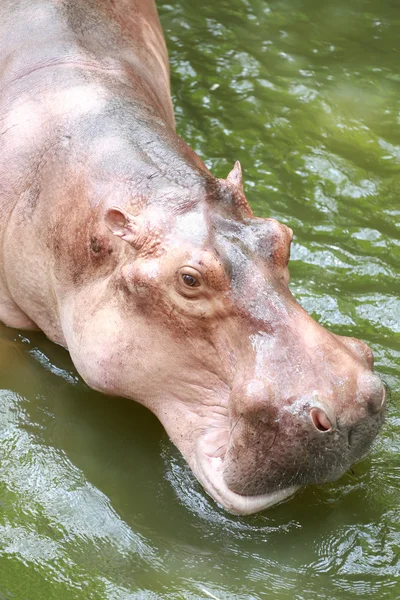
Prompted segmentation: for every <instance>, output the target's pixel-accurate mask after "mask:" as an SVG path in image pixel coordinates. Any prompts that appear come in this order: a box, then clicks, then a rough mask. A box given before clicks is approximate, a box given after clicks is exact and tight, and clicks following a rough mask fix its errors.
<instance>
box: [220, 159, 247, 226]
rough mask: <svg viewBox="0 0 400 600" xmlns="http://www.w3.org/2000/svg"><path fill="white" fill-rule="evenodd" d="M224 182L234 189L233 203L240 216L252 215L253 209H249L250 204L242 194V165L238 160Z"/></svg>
mask: <svg viewBox="0 0 400 600" xmlns="http://www.w3.org/2000/svg"><path fill="white" fill-rule="evenodd" d="M225 184H227V185H228V187H229V188H230V189H231V190H233V191H234V196H233V204H234V206H235V208H236V210H237V211H238V212H239V213H240V214H241V216H242V217H243V218H249V217H250V218H251V217H254V214H253V211H252V210H251V208H250V205H249V203H248V202H247V200H246V196H245V195H244V190H243V180H242V167H241V166H240V162H239V161H238V160H237V161H236V162H235V164H234V167H233V169H232V171H231V172H230V173H229V175H228V177H227V178H226V180H225Z"/></svg>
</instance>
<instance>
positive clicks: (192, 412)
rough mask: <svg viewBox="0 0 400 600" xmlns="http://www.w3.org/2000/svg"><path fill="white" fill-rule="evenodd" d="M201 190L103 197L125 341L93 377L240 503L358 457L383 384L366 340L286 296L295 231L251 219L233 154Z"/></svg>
mask: <svg viewBox="0 0 400 600" xmlns="http://www.w3.org/2000/svg"><path fill="white" fill-rule="evenodd" d="M201 193H202V196H201V197H200V199H199V194H200V192H199V193H197V192H196V193H195V191H193V189H192V190H191V197H190V198H189V197H187V198H186V200H185V201H184V202H181V203H180V204H179V205H177V206H176V209H174V210H171V208H168V210H167V208H165V209H164V208H163V207H162V206H161V208H160V202H158V203H157V205H156V207H155V206H154V205H153V204H152V203H151V202H149V203H148V204H147V206H146V208H145V209H141V210H140V212H137V214H135V211H132V212H128V211H126V210H123V209H122V208H121V207H119V206H110V207H109V208H108V209H107V211H106V214H105V223H106V226H107V227H108V229H109V230H111V232H112V233H113V234H114V236H116V237H112V240H114V242H115V244H119V245H118V248H119V251H120V254H119V267H118V268H117V269H116V270H115V281H114V286H115V288H116V289H117V291H118V294H117V300H116V301H115V304H116V305H118V308H116V313H115V314H116V315H118V316H116V317H115V319H114V321H115V323H116V326H115V330H116V331H117V332H118V336H119V337H118V339H119V340H120V341H119V342H118V349H117V350H115V349H114V350H113V351H112V353H111V355H108V356H107V359H106V360H105V362H104V364H103V367H104V371H105V372H106V374H107V384H105V385H104V386H102V387H103V388H104V389H106V388H107V390H108V391H109V390H110V387H111V388H112V389H113V390H114V392H115V393H118V394H121V395H125V396H128V397H133V398H135V399H136V400H138V401H140V402H142V403H143V404H145V405H146V406H148V407H149V408H150V409H151V410H152V411H153V412H154V413H155V414H156V415H157V416H158V418H159V419H160V420H161V422H162V423H163V425H164V426H165V428H166V430H167V432H168V434H169V436H170V437H171V439H172V440H173V442H174V443H175V444H176V445H177V447H178V448H179V449H180V451H181V452H182V454H183V455H184V457H185V458H186V460H187V462H188V464H189V465H190V467H191V469H192V470H193V472H194V474H195V475H196V477H197V478H198V479H199V481H200V482H201V483H202V485H203V486H204V487H205V489H206V490H207V492H208V493H209V494H210V495H211V496H212V497H213V498H214V499H215V500H216V501H217V502H219V503H220V504H221V505H222V506H224V507H225V508H226V509H228V510H229V511H231V512H233V513H237V514H249V513H253V512H257V511H259V510H262V509H264V508H266V507H268V506H270V505H272V504H274V503H276V502H279V501H281V500H283V499H285V498H286V497H288V496H290V495H291V494H292V493H293V492H294V491H295V490H296V489H297V488H298V487H299V486H302V485H306V484H310V483H322V482H326V481H332V480H335V479H337V478H338V477H340V476H341V475H342V474H343V473H344V472H345V471H346V470H347V469H348V468H349V467H350V465H351V464H352V463H354V462H355V461H358V460H360V459H361V458H362V457H363V456H364V455H365V454H366V453H367V451H368V450H369V448H370V446H371V444H372V442H373V440H374V438H375V436H376V434H377V432H378V430H379V428H380V425H381V424H382V421H383V415H384V410H383V409H384V405H385V393H384V388H383V386H382V383H381V381H380V379H379V378H378V377H377V375H375V374H374V373H373V371H372V366H373V355H372V352H371V350H370V348H369V347H368V346H367V345H366V344H364V343H363V342H361V341H359V340H356V339H354V338H346V337H341V336H338V335H335V334H333V333H330V332H329V331H327V330H326V329H324V328H323V327H321V326H320V325H319V324H318V323H316V322H315V321H314V320H313V319H312V318H311V317H310V316H309V315H308V314H307V313H306V312H305V311H304V310H303V308H302V307H301V306H300V305H299V304H298V303H297V302H296V300H295V299H294V297H293V296H292V294H291V292H290V290H289V287H288V283H289V273H288V262H289V248H290V243H291V240H292V231H291V230H290V229H289V228H288V227H286V226H285V225H282V224H280V223H279V222H278V221H276V220H274V219H261V218H256V217H254V215H253V213H252V211H251V209H250V207H249V205H248V204H247V202H246V200H245V197H244V194H243V189H242V184H241V171H240V165H239V164H238V163H236V165H235V168H234V169H233V171H232V172H231V173H230V175H229V176H228V178H227V179H226V180H218V179H214V178H212V177H211V176H210V177H209V180H208V183H207V186H203V187H202V192H201ZM166 206H167V204H166ZM169 206H170V205H169ZM118 238H121V239H122V240H123V241H121V239H118ZM121 306H122V308H121ZM121 315H122V316H121ZM121 340H122V341H121ZM117 355H118V357H119V359H118V361H119V362H118V361H117V360H116V356H117ZM122 356H123V357H124V358H123V359H122V358H121V357H122ZM113 364H117V365H118V366H117V368H114V369H113V368H112V367H111V365H113ZM97 387H99V386H97Z"/></svg>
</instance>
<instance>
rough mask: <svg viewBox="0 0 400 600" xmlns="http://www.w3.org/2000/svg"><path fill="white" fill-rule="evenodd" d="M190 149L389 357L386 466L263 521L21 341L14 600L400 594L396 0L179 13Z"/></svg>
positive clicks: (10, 561)
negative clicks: (280, 234)
mask: <svg viewBox="0 0 400 600" xmlns="http://www.w3.org/2000/svg"><path fill="white" fill-rule="evenodd" d="M159 8H160V12H161V16H162V20H163V25H164V28H165V31H166V34H167V37H168V43H169V47H170V54H171V65H172V80H173V90H174V101H175V106H176V114H177V125H178V129H179V132H180V134H181V135H182V136H183V137H184V138H185V139H186V140H187V141H188V142H189V143H190V144H191V145H192V146H193V147H194V148H195V149H196V150H197V151H198V152H199V153H200V154H201V156H202V157H203V158H204V159H206V162H207V165H208V166H209V167H210V168H211V169H212V170H213V172H214V173H215V174H216V175H218V176H226V174H227V173H228V171H229V170H230V168H231V166H232V164H233V162H234V160H236V159H239V160H240V161H241V162H242V165H243V168H244V172H245V178H246V190H247V195H248V198H249V200H250V202H251V204H252V206H253V207H254V209H255V211H256V212H257V214H260V215H263V216H274V217H277V218H279V219H280V220H282V221H283V222H285V223H287V224H288V225H290V226H291V227H292V228H293V229H294V230H295V240H294V246H293V253H292V261H291V273H292V284H291V286H292V290H293V293H294V294H295V295H296V297H297V298H298V299H299V300H300V301H301V303H302V304H303V305H304V307H305V308H306V309H307V310H308V311H309V312H310V313H312V314H313V316H314V317H316V318H317V319H318V320H319V321H320V322H322V323H323V324H324V325H325V326H327V327H331V328H332V329H333V330H334V331H335V332H337V333H340V334H344V335H356V336H358V337H361V338H363V339H365V340H366V341H367V342H368V343H370V344H371V345H372V347H373V349H374V352H375V355H376V365H377V370H378V371H379V373H380V374H381V376H382V378H383V379H384V380H385V381H386V382H387V383H388V385H389V386H390V388H391V399H390V401H389V408H388V416H387V421H386V424H385V426H384V430H383V432H382V435H381V436H380V437H379V439H378V440H377V442H376V444H375V446H374V449H373V452H372V454H371V456H370V457H369V458H368V459H366V460H365V461H363V462H362V463H360V464H358V465H356V466H355V467H354V468H353V471H352V472H349V473H347V474H346V475H345V476H344V477H343V478H342V479H341V480H340V481H339V482H336V483H333V484H329V485H324V486H314V487H313V486H311V487H309V488H306V489H304V490H302V491H301V492H299V493H297V494H296V495H295V496H294V497H293V498H291V499H289V500H287V501H286V502H285V503H283V504H281V505H279V506H277V507H275V508H273V509H270V510H269V511H266V512H265V513H263V514H261V515H256V516H252V517H246V518H239V517H233V516H230V515H228V514H227V513H226V512H224V511H223V510H222V509H220V508H219V507H218V506H216V505H215V504H214V502H213V501H212V500H210V499H209V498H208V497H207V496H206V495H205V494H204V492H203V490H202V489H201V487H200V486H199V484H198V483H197V482H196V481H195V480H194V478H193V476H192V474H191V473H190V471H189V470H188V468H187V466H186V464H185V463H184V461H183V460H182V458H181V457H180V455H179V453H178V452H177V451H176V450H175V449H174V448H173V447H172V445H171V444H170V442H169V441H168V439H167V437H166V435H165V433H164V432H163V430H162V428H161V426H160V425H159V424H158V422H157V421H156V419H155V418H154V417H153V416H152V415H151V414H150V413H148V412H147V411H146V410H144V409H143V408H142V407H140V406H138V405H136V404H135V403H133V402H129V401H127V400H122V399H115V398H106V397H104V396H102V395H100V394H97V393H95V392H93V391H91V390H89V389H88V388H87V386H86V385H85V384H84V383H83V382H82V381H81V380H80V378H79V377H78V376H77V374H76V372H75V370H74V368H73V366H72V364H71V361H70V359H69V356H68V354H67V353H66V352H65V351H64V350H62V349H61V348H58V347H56V346H55V345H53V344H51V343H50V342H49V341H47V340H46V339H45V338H44V337H43V336H41V335H40V334H24V335H21V334H19V333H18V332H15V331H12V330H10V329H7V328H5V327H1V328H0V388H1V391H0V461H1V462H0V465H1V466H0V599H1V600H3V599H4V598H5V599H7V600H11V599H12V600H26V599H27V598H29V600H42V599H44V598H46V600H47V599H49V600H52V599H54V600H59V599H60V598H63V599H70V598H71V599H86V598H93V599H101V598H104V599H118V600H128V599H129V600H132V599H145V600H147V599H151V600H153V599H156V598H167V599H169V598H171V599H181V598H184V599H185V600H186V599H196V600H197V599H199V598H201V599H203V598H204V599H207V598H217V599H219V600H221V599H230V600H231V599H232V598H235V599H236V598H237V599H243V600H252V599H258V598H272V597H273V598H277V599H282V600H289V599H290V600H292V599H293V598H295V599H298V600H301V599H307V600H308V599H310V598H316V597H319V598H323V599H326V600H331V599H332V598H335V599H343V600H344V599H346V600H348V599H349V598H355V597H356V598H362V599H364V598H366V597H368V596H371V597H374V598H382V599H384V598H388V599H395V598H398V597H399V595H400V562H399V551H398V548H399V545H400V508H399V507H400V502H399V500H400V467H399V456H400V406H399V405H400V376H399V365H400V303H399V298H400V277H399V275H400V208H399V196H400V163H399V158H400V134H399V133H398V132H399V129H398V125H399V114H400V110H399V109H400V100H399V98H400V95H399V93H398V92H399V90H398V86H399V83H400V78H399V75H398V61H399V51H400V45H399V40H398V28H399V26H400V14H399V13H398V8H397V6H396V3H393V2H390V1H389V0H383V1H382V0H379V1H378V0H366V1H363V2H361V1H358V0H357V1H356V2H352V3H350V2H344V0H338V1H336V2H335V3H325V4H323V3H322V4H321V3H320V2H317V1H316V0H290V1H289V0H276V1H275V0H274V1H271V2H265V0H230V2H229V3H228V2H222V3H219V4H216V3H215V2H208V1H205V2H203V3H201V4H196V5H194V4H193V3H191V2H189V0H174V2H173V3H172V4H171V3H169V2H167V1H166V0H160V2H159Z"/></svg>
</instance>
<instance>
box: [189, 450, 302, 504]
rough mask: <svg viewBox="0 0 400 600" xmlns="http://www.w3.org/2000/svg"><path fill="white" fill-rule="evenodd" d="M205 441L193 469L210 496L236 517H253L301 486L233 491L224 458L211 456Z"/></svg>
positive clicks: (290, 494)
mask: <svg viewBox="0 0 400 600" xmlns="http://www.w3.org/2000/svg"><path fill="white" fill-rule="evenodd" d="M204 445H205V441H204V439H203V440H199V443H198V445H197V457H196V465H195V468H194V469H193V470H194V472H195V475H196V477H197V479H198V480H199V481H200V483H201V484H202V485H203V487H204V488H205V490H206V491H207V492H208V494H209V495H210V496H211V497H212V498H214V500H215V501H216V502H217V503H218V504H220V505H222V506H223V508H225V509H226V510H228V511H229V512H231V513H233V514H236V515H251V514H253V513H257V512H260V511H263V510H266V509H267V508H270V507H271V506H273V505H274V504H278V503H279V502H282V501H283V500H286V499H287V498H290V496H293V494H294V493H295V492H296V491H297V490H298V489H299V488H300V487H301V486H298V485H297V486H290V487H287V488H285V489H279V490H276V491H274V492H269V493H264V494H257V495H243V494H239V493H237V492H235V491H233V490H231V489H230V488H229V487H228V485H227V484H226V482H225V479H224V457H223V456H211V455H210V454H209V453H208V452H207V450H206V448H205V447H204Z"/></svg>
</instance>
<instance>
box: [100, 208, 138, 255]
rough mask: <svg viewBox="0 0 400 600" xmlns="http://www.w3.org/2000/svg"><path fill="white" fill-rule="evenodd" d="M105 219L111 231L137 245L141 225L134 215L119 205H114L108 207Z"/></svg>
mask: <svg viewBox="0 0 400 600" xmlns="http://www.w3.org/2000/svg"><path fill="white" fill-rule="evenodd" d="M104 220H105V223H106V225H107V227H108V229H109V230H110V231H111V233H113V234H114V235H116V236H118V237H120V238H121V239H123V240H125V241H126V242H129V243H130V244H132V246H135V245H136V241H137V238H138V235H139V225H138V223H137V222H136V219H135V218H134V217H132V216H131V215H129V214H128V213H126V212H125V211H124V210H123V209H122V208H120V207H119V206H112V207H111V208H108V209H107V212H106V214H105V219H104Z"/></svg>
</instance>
